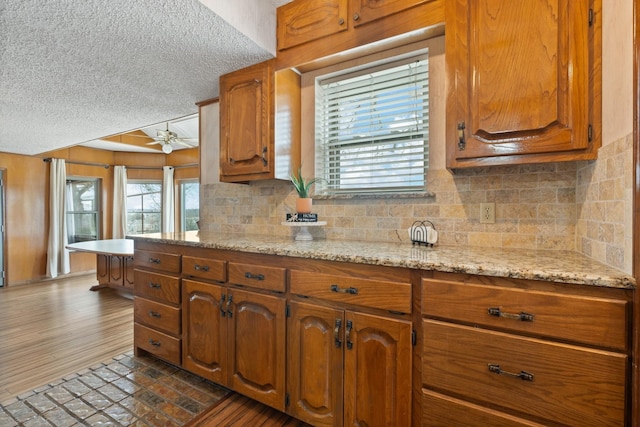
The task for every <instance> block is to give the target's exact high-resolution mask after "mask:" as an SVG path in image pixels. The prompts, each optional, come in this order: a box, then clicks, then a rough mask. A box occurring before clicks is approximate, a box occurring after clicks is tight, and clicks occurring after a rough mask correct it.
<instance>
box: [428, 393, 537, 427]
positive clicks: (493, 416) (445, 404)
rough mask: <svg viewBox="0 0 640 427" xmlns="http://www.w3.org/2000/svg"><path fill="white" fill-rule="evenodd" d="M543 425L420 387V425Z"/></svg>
mask: <svg viewBox="0 0 640 427" xmlns="http://www.w3.org/2000/svg"><path fill="white" fill-rule="evenodd" d="M474 425H475V426H491V427H543V424H538V423H534V422H532V421H528V420H524V419H522V418H518V417H514V416H512V415H509V414H505V413H504V412H499V411H494V410H492V409H490V408H484V407H482V406H478V405H474V404H473V403H470V402H465V401H464V400H460V399H456V398H454V397H450V396H445V395H443V394H440V393H436V392H433V391H431V390H426V389H422V427H451V426H474Z"/></svg>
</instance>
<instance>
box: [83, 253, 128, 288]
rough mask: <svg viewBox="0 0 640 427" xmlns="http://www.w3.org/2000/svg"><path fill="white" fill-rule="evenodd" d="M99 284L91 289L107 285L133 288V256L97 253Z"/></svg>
mask: <svg viewBox="0 0 640 427" xmlns="http://www.w3.org/2000/svg"><path fill="white" fill-rule="evenodd" d="M96 278H97V279H98V285H97V286H94V287H92V288H91V290H98V289H101V288H105V287H111V288H122V287H124V288H126V289H133V257H132V256H120V255H105V254H97V255H96Z"/></svg>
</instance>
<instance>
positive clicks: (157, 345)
mask: <svg viewBox="0 0 640 427" xmlns="http://www.w3.org/2000/svg"><path fill="white" fill-rule="evenodd" d="M149 344H151V345H152V346H154V347H160V346H161V345H162V343H161V342H160V341H154V340H152V339H150V340H149Z"/></svg>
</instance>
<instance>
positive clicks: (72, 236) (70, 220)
mask: <svg viewBox="0 0 640 427" xmlns="http://www.w3.org/2000/svg"><path fill="white" fill-rule="evenodd" d="M81 182H90V183H92V184H93V196H94V199H93V207H94V209H91V210H79V211H76V210H73V209H72V208H73V204H72V201H71V194H70V186H71V185H72V184H73V183H81ZM101 184H102V180H101V179H100V178H95V177H79V176H68V177H67V184H66V192H67V208H66V215H65V216H66V218H65V220H66V221H67V238H68V241H69V243H76V242H85V241H91V240H99V239H100V236H101V231H102V230H101V228H102V227H101V224H102V217H101V215H100V213H101V211H102V209H101V208H100V205H101V200H102V185H101ZM77 215H92V216H93V218H94V221H95V226H96V230H95V231H96V234H95V235H91V236H89V235H83V236H84V237H83V238H81V239H77V237H78V236H81V235H80V234H78V233H76V228H75V223H76V220H75V217H76V216H77Z"/></svg>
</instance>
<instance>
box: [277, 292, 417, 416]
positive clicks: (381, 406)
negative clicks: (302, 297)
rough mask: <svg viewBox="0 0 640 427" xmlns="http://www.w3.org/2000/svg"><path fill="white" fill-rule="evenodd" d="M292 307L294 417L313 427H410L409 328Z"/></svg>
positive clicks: (290, 369)
mask: <svg viewBox="0 0 640 427" xmlns="http://www.w3.org/2000/svg"><path fill="white" fill-rule="evenodd" d="M290 305H291V315H290V319H289V328H288V334H289V336H288V340H289V344H288V365H287V369H288V381H289V382H288V390H289V399H290V405H289V408H288V412H289V413H290V414H292V415H293V416H294V417H296V418H299V419H301V420H303V421H305V422H307V423H309V424H312V425H314V426H343V425H344V426H356V425H362V426H365V425H366V426H369V427H373V426H381V427H382V426H409V425H411V355H412V346H411V332H412V329H411V322H409V321H405V320H401V319H393V318H386V317H383V316H379V315H373V314H366V313H359V312H356V311H352V310H343V309H340V308H333V307H321V306H318V305H315V304H310V303H305V302H296V301H292V302H291V303H290Z"/></svg>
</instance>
